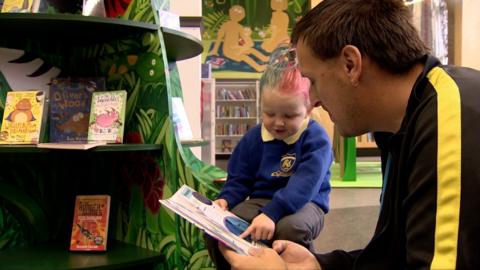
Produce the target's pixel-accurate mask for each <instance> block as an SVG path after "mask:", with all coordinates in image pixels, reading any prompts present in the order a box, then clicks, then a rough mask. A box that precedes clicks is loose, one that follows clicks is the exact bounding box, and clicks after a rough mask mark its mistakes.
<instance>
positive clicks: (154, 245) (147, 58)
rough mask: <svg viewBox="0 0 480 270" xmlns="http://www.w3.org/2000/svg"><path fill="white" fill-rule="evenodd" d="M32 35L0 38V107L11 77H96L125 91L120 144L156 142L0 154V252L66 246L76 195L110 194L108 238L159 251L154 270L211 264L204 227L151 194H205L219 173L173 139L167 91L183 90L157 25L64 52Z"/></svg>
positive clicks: (39, 81)
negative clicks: (140, 146) (55, 244)
mask: <svg viewBox="0 0 480 270" xmlns="http://www.w3.org/2000/svg"><path fill="white" fill-rule="evenodd" d="M111 2H112V3H113V2H115V1H111ZM165 2H166V1H163V0H158V1H153V2H151V1H150V0H131V1H129V6H128V7H127V8H125V12H124V13H122V14H117V15H116V16H117V17H119V18H122V19H126V20H135V21H143V22H147V23H155V22H156V20H157V19H158V18H157V16H156V14H155V13H156V12H157V11H156V9H158V7H162V6H165V5H164V4H165ZM31 42H32V40H27V41H26V42H25V44H23V45H19V44H18V43H16V42H14V41H9V40H6V39H2V40H1V41H0V48H11V47H14V48H15V49H16V50H14V51H10V50H7V49H5V50H3V49H2V50H0V53H1V55H2V56H8V57H5V58H4V57H0V112H2V111H3V109H4V105H5V102H4V101H5V96H6V95H5V94H6V92H7V91H11V90H20V89H17V87H18V88H23V87H24V86H23V85H19V84H18V83H19V82H20V80H21V79H20V80H19V79H18V78H19V77H20V78H26V79H27V80H28V81H29V82H31V85H30V87H35V88H39V89H45V88H47V89H48V86H46V82H48V81H49V79H46V80H45V76H46V77H50V78H51V77H55V76H72V77H82V76H102V77H105V78H106V82H107V83H106V84H107V85H106V87H107V89H108V90H119V89H123V90H126V91H127V93H128V95H127V106H126V116H125V123H126V127H125V140H124V143H129V144H146V145H155V144H158V145H161V146H162V147H161V149H160V150H149V151H143V150H142V151H139V150H135V148H134V150H135V151H129V150H125V151H115V152H109V151H103V152H94V151H77V152H69V153H68V154H67V155H66V154H65V153H64V152H62V151H35V150H32V151H31V152H29V151H28V150H27V151H25V152H22V153H19V152H15V151H11V152H8V151H7V152H5V153H2V155H0V164H2V168H3V170H2V174H1V175H0V251H4V250H9V249H13V248H19V247H23V246H29V245H33V244H36V243H42V242H59V243H63V244H64V245H63V246H64V247H65V249H66V250H68V244H69V241H70V234H71V232H72V216H73V210H74V199H75V196H76V195H82V194H109V195H111V209H110V225H109V238H110V239H109V241H113V240H114V239H115V240H119V241H122V242H126V243H130V244H134V245H137V246H139V247H143V248H147V249H150V250H154V251H156V252H159V253H161V254H162V255H163V256H164V258H165V260H163V261H162V262H161V263H159V264H157V265H156V266H155V269H157V270H158V269H213V264H212V262H211V260H210V258H209V256H208V252H207V250H206V249H205V246H204V240H203V233H202V232H201V231H199V230H198V229H197V228H196V227H195V226H194V225H192V224H190V223H189V222H187V221H185V220H183V219H180V218H178V217H177V216H176V215H174V214H173V213H172V212H170V211H168V210H166V209H165V208H164V207H162V206H161V205H160V204H159V202H158V199H162V198H168V197H170V196H171V195H172V194H173V193H174V192H175V191H176V190H177V189H178V188H179V187H180V186H182V185H184V184H186V185H188V186H190V187H192V188H193V189H195V190H197V191H199V192H200V193H201V194H203V195H205V196H207V197H209V198H214V197H215V196H216V194H217V193H218V192H219V187H218V186H216V184H214V181H213V180H214V179H217V178H223V177H225V175H226V174H225V172H224V171H222V170H221V169H219V168H218V167H215V166H211V165H208V164H205V163H203V162H202V161H200V160H198V159H197V158H196V157H195V156H194V155H193V153H192V152H191V151H190V149H189V148H188V147H183V146H182V145H181V144H180V143H179V139H178V138H176V136H177V135H176V134H175V132H174V128H173V123H172V111H171V98H172V97H180V98H182V97H183V92H182V87H181V85H180V79H179V74H178V69H177V66H176V63H175V62H168V60H167V56H166V55H164V54H162V51H165V49H164V46H165V45H164V41H163V36H162V33H161V32H148V31H146V32H143V33H134V34H131V35H130V36H127V37H122V38H118V39H114V40H108V41H102V42H97V43H96V42H93V41H92V44H90V45H84V46H80V45H79V46H78V47H74V48H72V53H71V54H68V55H66V54H65V53H64V52H62V51H55V50H49V48H46V47H45V46H41V45H42V44H38V45H39V46H29V44H31ZM33 42H35V41H33ZM12 44H13V45H12ZM19 47H22V48H19ZM19 59H20V60H21V61H20V60H19ZM15 62H18V63H15ZM14 81H15V82H14ZM7 168H8V169H7ZM85 168H88V169H85ZM107 252H108V247H107Z"/></svg>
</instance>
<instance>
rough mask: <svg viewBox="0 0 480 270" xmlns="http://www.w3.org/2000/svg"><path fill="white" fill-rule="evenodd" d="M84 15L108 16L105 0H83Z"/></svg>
mask: <svg viewBox="0 0 480 270" xmlns="http://www.w3.org/2000/svg"><path fill="white" fill-rule="evenodd" d="M82 15H83V16H97V17H106V16H107V14H106V13H105V4H104V3H103V0H83V8H82Z"/></svg>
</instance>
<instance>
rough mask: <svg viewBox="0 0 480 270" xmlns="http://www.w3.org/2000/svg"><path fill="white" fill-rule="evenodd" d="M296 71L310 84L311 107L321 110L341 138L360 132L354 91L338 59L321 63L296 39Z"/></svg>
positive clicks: (359, 116) (357, 106) (303, 43)
mask: <svg viewBox="0 0 480 270" xmlns="http://www.w3.org/2000/svg"><path fill="white" fill-rule="evenodd" d="M296 50H297V57H298V62H299V68H300V71H301V73H302V75H303V76H304V77H306V78H308V79H309V80H310V83H311V86H310V101H311V104H312V106H315V107H317V106H322V107H323V109H325V110H326V111H327V112H328V114H329V115H330V118H331V120H332V121H333V122H334V123H335V125H336V126H337V128H338V130H339V132H340V134H342V135H343V136H354V135H358V134H361V133H362V132H363V131H362V130H361V129H360V128H359V127H360V125H361V123H360V121H361V120H362V116H361V114H360V113H359V103H358V98H357V97H356V96H355V94H356V93H355V91H354V90H355V89H354V87H352V86H351V85H350V83H349V81H348V78H346V76H345V75H344V72H345V71H344V69H345V67H344V66H343V65H342V61H340V57H336V58H332V59H328V60H325V61H323V60H321V59H319V58H318V57H317V56H316V55H314V53H313V52H312V50H311V49H310V47H309V46H308V44H306V43H305V42H304V41H303V40H302V39H300V40H299V41H298V43H297V45H296Z"/></svg>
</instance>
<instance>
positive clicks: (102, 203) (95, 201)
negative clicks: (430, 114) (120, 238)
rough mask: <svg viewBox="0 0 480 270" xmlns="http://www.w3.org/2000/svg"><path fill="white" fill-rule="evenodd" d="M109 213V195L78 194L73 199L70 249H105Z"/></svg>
mask: <svg viewBox="0 0 480 270" xmlns="http://www.w3.org/2000/svg"><path fill="white" fill-rule="evenodd" d="M109 214H110V196H109V195H78V196H77V197H76V199H75V210H74V214H73V224H72V235H71V238H70V250H71V251H105V250H106V249H107V236H108V220H109Z"/></svg>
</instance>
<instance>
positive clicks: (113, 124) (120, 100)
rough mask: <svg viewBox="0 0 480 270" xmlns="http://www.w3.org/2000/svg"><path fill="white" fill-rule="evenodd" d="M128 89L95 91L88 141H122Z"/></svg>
mask: <svg viewBox="0 0 480 270" xmlns="http://www.w3.org/2000/svg"><path fill="white" fill-rule="evenodd" d="M126 104H127V91H125V90H118V91H106V92H94V93H93V95H92V106H91V109H90V120H89V126H88V141H106V142H109V143H122V142H123V130H124V128H125V107H126Z"/></svg>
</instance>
